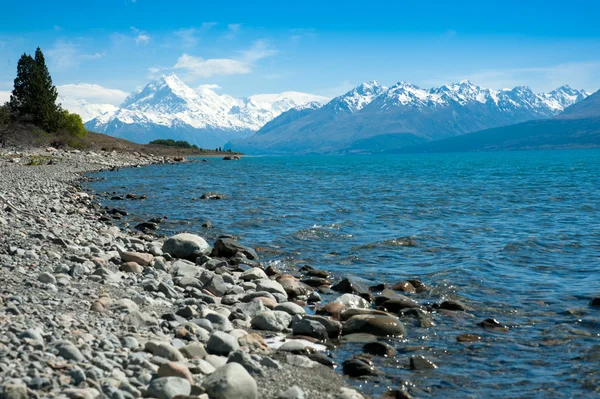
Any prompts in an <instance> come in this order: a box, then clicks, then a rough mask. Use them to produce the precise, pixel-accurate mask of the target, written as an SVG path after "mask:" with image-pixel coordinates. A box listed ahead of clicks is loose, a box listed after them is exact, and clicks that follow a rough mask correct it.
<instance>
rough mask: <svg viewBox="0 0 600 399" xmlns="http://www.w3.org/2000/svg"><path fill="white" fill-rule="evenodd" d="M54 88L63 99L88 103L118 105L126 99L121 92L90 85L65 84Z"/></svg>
mask: <svg viewBox="0 0 600 399" xmlns="http://www.w3.org/2000/svg"><path fill="white" fill-rule="evenodd" d="M56 88H57V89H58V93H59V94H60V95H61V96H63V97H65V98H68V99H75V100H80V99H82V100H86V101H88V102H90V103H102V104H113V105H119V104H121V103H122V102H123V100H125V97H127V93H126V92H124V91H122V90H118V89H108V88H106V87H103V86H100V85H97V84H92V83H79V84H66V85H60V86H57V87H56Z"/></svg>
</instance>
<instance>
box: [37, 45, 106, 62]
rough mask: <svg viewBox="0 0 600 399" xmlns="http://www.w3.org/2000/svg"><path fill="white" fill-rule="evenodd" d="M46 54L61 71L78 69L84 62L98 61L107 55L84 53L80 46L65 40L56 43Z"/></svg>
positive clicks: (103, 53)
mask: <svg viewBox="0 0 600 399" xmlns="http://www.w3.org/2000/svg"><path fill="white" fill-rule="evenodd" d="M46 54H47V55H48V57H49V58H50V61H51V62H52V63H53V64H54V66H55V67H57V68H60V69H68V68H72V67H76V66H78V65H79V64H80V63H81V62H82V61H84V60H93V59H98V58H102V57H104V56H105V55H106V53H105V52H102V53H93V54H85V53H82V52H81V45H80V44H78V43H75V42H68V41H64V40H58V41H56V42H55V43H54V46H53V47H52V48H51V49H49V50H48V51H46Z"/></svg>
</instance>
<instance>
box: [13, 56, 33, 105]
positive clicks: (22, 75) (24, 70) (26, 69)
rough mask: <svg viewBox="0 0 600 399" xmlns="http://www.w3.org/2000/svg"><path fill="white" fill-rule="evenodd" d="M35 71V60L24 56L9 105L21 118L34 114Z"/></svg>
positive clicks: (18, 66) (18, 68)
mask: <svg viewBox="0 0 600 399" xmlns="http://www.w3.org/2000/svg"><path fill="white" fill-rule="evenodd" d="M34 69H35V60H34V59H33V58H32V57H31V56H30V55H29V54H23V55H22V56H21V58H20V59H19V62H18V63H17V77H16V78H15V80H14V89H13V91H12V94H11V96H10V101H9V103H8V104H9V106H10V108H11V110H12V111H13V112H15V113H17V114H18V115H20V116H23V115H32V114H33V109H34V104H33V94H32V87H33V86H32V82H31V81H32V79H33V75H34Z"/></svg>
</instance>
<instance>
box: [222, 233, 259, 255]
mask: <svg viewBox="0 0 600 399" xmlns="http://www.w3.org/2000/svg"><path fill="white" fill-rule="evenodd" d="M237 253H242V254H244V256H245V257H246V258H248V259H250V260H258V255H257V254H256V251H254V250H253V249H252V248H250V247H246V246H245V245H242V244H240V243H239V242H237V241H236V240H234V239H233V238H228V237H220V238H218V239H217V241H215V246H214V248H213V252H212V255H213V256H215V257H221V258H233V257H234V256H235V255H236V254H237Z"/></svg>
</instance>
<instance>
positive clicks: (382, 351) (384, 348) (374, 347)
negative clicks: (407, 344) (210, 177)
mask: <svg viewBox="0 0 600 399" xmlns="http://www.w3.org/2000/svg"><path fill="white" fill-rule="evenodd" d="M363 351H365V352H366V353H369V354H371V355H375V356H385V357H392V356H395V355H396V353H397V351H396V349H395V348H394V347H393V346H392V345H390V344H387V343H385V342H380V341H376V342H367V343H366V344H365V345H364V346H363Z"/></svg>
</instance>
